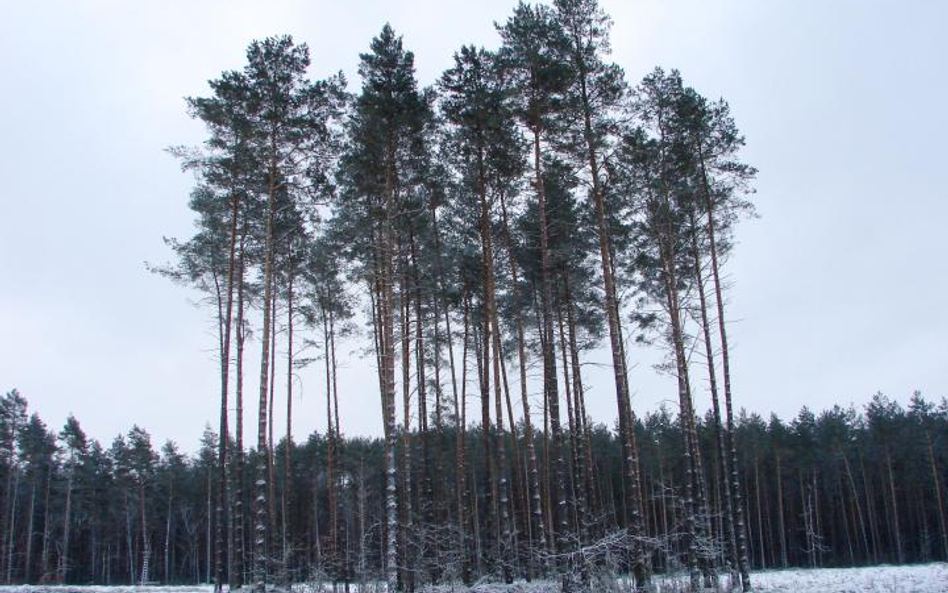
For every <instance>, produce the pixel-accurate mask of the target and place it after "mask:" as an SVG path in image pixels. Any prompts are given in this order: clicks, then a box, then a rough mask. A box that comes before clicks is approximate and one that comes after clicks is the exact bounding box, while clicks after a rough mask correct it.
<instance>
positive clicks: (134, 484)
mask: <svg viewBox="0 0 948 593" xmlns="http://www.w3.org/2000/svg"><path fill="white" fill-rule="evenodd" d="M0 412H2V416H0V447H2V448H0V485H2V511H3V516H2V522H0V526H2V528H0V533H2V534H3V541H2V562H0V574H2V575H3V581H4V582H6V583H25V582H28V583H54V582H68V583H95V584H128V583H137V582H139V581H140V580H141V579H142V572H143V571H145V573H146V574H147V575H149V576H148V577H147V578H148V579H149V580H152V581H155V582H161V583H197V582H208V581H210V580H212V579H213V567H214V548H215V539H214V533H215V524H214V520H215V519H214V515H215V513H214V495H215V492H217V491H218V487H219V484H218V477H217V476H218V475H219V474H218V471H217V470H218V468H217V462H216V451H217V435H216V434H215V433H214V432H213V431H212V430H211V429H210V428H208V429H207V430H206V431H205V433H204V435H203V438H202V441H201V443H202V445H201V448H200V450H199V451H198V452H197V453H196V454H194V455H186V454H183V453H182V452H180V451H179V449H178V447H177V446H176V445H175V444H174V443H172V442H166V443H165V444H164V445H162V446H161V447H160V448H156V446H155V445H153V443H152V441H151V437H150V436H149V434H148V433H147V432H145V431H144V430H142V429H141V428H138V427H135V428H133V429H132V430H130V431H129V432H128V433H127V434H125V435H120V436H118V437H116V438H115V439H114V440H113V441H112V443H111V444H110V445H108V446H103V445H102V444H101V443H99V442H98V441H95V440H93V439H90V438H88V437H87V436H86V435H85V434H84V432H83V430H82V428H81V427H80V425H79V422H78V421H77V420H76V419H75V418H72V417H70V418H69V419H68V421H67V422H66V425H65V426H64V427H63V428H62V429H61V430H59V431H58V432H57V431H55V430H50V429H49V428H48V427H47V426H46V424H45V423H44V422H43V421H42V420H41V419H40V417H39V416H38V415H37V414H35V413H33V414H29V410H28V408H27V402H26V400H25V399H24V398H23V397H22V396H21V395H20V394H18V393H17V392H16V391H12V392H9V393H7V394H6V395H5V396H4V397H3V398H2V400H0ZM712 426H713V422H699V424H698V427H697V428H698V434H699V439H700V442H701V449H702V454H703V459H705V460H706V463H705V465H704V470H705V471H704V474H703V476H702V477H703V481H704V483H705V484H706V487H707V492H708V497H709V501H708V502H709V505H708V506H709V508H710V509H711V512H710V515H709V516H708V517H705V518H702V520H705V521H707V522H708V523H709V524H710V532H711V533H712V537H711V538H710V540H709V541H707V542H705V543H706V544H707V548H708V549H709V550H712V551H713V552H714V553H716V554H718V555H723V554H724V551H725V549H726V546H725V545H724V543H723V542H722V541H721V540H722V538H723V536H724V529H723V526H722V517H723V514H722V511H721V505H722V502H721V499H722V496H721V494H720V493H721V492H722V488H723V487H724V485H723V483H722V480H721V476H720V475H719V474H718V472H717V471H716V470H715V469H714V468H715V467H717V464H716V462H715V460H716V456H717V455H718V452H717V447H716V445H715V440H714V436H713V429H712ZM522 428H523V426H522V425H521V426H519V427H518V430H522ZM635 429H636V430H635V432H636V438H637V440H638V444H639V450H640V453H641V458H640V463H641V479H642V490H643V493H644V496H643V501H644V509H643V510H644V513H643V516H644V519H645V529H646V531H647V535H648V537H649V538H652V540H653V541H654V542H658V544H657V545H656V548H655V549H656V551H655V553H654V554H653V556H652V568H653V570H656V571H665V570H668V569H680V568H682V567H680V566H678V565H677V564H676V562H677V560H676V558H678V557H679V553H680V550H676V547H677V546H678V545H679V544H680V543H681V542H680V539H679V538H678V537H677V535H676V534H677V533H678V532H679V531H680V524H681V520H682V514H681V502H682V496H683V483H684V479H685V472H684V468H683V464H682V459H683V455H682V452H681V450H680V449H681V443H682V437H681V434H680V427H679V425H678V423H677V421H676V419H675V416H674V415H672V414H671V413H669V412H667V411H666V410H660V411H657V412H654V413H649V414H647V415H645V416H643V417H642V418H641V419H640V421H637V422H636V424H635ZM414 436H415V437H416V438H415V443H417V444H416V445H415V446H417V447H421V446H422V441H421V439H420V438H418V435H417V434H416V435H414ZM481 436H482V434H481V431H480V429H479V428H478V427H473V428H469V430H468V431H466V439H467V440H468V441H469V443H468V445H467V449H468V451H469V452H470V454H471V457H470V458H469V459H468V463H469V465H468V467H467V470H468V471H469V472H470V479H469V480H468V482H467V483H468V484H469V485H470V492H468V493H467V496H469V497H470V505H471V509H472V510H473V512H474V513H475V517H474V518H475V520H474V521H473V525H475V526H483V525H485V524H486V523H485V521H486V519H487V518H486V515H485V511H484V509H485V492H484V491H483V488H482V481H481V480H478V479H477V476H480V475H483V471H484V463H483V461H484V460H483V458H482V456H480V455H479V451H480V447H478V446H477V445H478V443H479V440H480V438H481ZM455 437H456V435H455V433H454V431H453V429H452V428H451V427H445V429H444V432H443V434H437V435H431V437H430V438H431V442H430V445H431V447H433V449H434V450H435V451H436V452H437V453H436V455H437V458H438V459H439V460H440V461H439V463H438V464H437V467H438V471H437V472H433V471H430V472H429V471H425V468H424V467H422V466H420V465H419V466H417V467H415V468H412V470H411V471H410V472H408V474H407V475H410V476H411V484H410V489H411V491H412V492H413V493H415V494H414V496H416V497H419V498H420V497H423V496H430V499H431V502H430V503H425V502H419V507H418V508H419V509H420V512H421V513H423V514H424V516H425V519H423V520H419V521H418V522H416V523H415V524H414V525H413V526H412V529H413V530H414V531H415V535H416V541H423V542H425V545H423V546H419V548H418V549H417V553H418V560H417V566H419V568H417V569H416V570H424V571H433V570H439V571H442V572H443V573H445V574H444V575H443V577H442V578H448V577H449V576H450V573H451V572H452V571H454V574H455V575H456V574H458V571H460V570H461V569H460V565H459V563H460V562H461V558H460V557H459V556H458V551H457V550H456V549H454V542H456V539H455V538H454V535H455V534H454V531H453V528H452V527H451V526H452V525H453V523H454V522H455V521H456V519H455V513H456V508H457V503H456V501H453V500H449V499H447V498H442V497H440V496H439V495H438V494H436V493H449V492H451V485H452V484H454V483H456V470H457V466H456V465H455V464H454V463H451V462H450V460H451V459H453V458H454V455H455V442H456V440H455ZM735 437H736V440H737V445H738V447H737V448H738V459H739V464H738V469H739V472H740V482H741V484H742V485H743V489H744V492H743V493H742V497H741V500H742V501H743V504H744V512H745V516H746V517H747V524H746V535H747V542H748V546H749V559H750V562H751V565H752V566H753V567H754V568H774V567H785V566H808V567H817V566H852V565H863V564H874V563H879V562H892V563H896V562H898V563H901V562H924V561H932V560H944V559H946V555H948V549H946V545H948V542H946V539H945V515H944V480H945V477H946V475H945V474H946V467H948V454H946V452H948V449H946V446H945V445H946V443H948V403H946V401H945V400H944V399H942V400H941V403H940V404H939V405H938V406H937V407H936V406H934V405H932V404H931V403H929V402H927V401H926V400H925V399H924V398H923V397H922V396H921V395H919V394H916V395H915V396H914V397H913V398H912V400H911V403H910V404H909V406H908V409H905V408H903V407H902V406H900V405H899V404H898V403H896V402H894V401H892V400H890V399H888V398H887V397H885V396H883V395H877V396H875V397H874V398H873V400H872V402H871V403H870V404H869V405H868V406H866V408H865V410H863V411H857V410H855V409H853V408H848V409H842V408H839V407H834V408H833V409H831V410H827V411H824V412H822V413H820V414H814V413H813V412H811V411H809V410H807V409H805V408H804V409H803V410H802V411H801V412H800V413H799V415H798V416H797V417H796V418H794V419H793V420H792V421H790V422H785V421H782V420H780V419H779V418H777V417H776V416H771V417H770V419H769V420H765V419H763V418H761V417H760V416H758V415H756V414H745V413H741V414H739V415H738V421H737V423H736V427H735ZM590 440H591V449H592V451H593V459H594V460H595V461H594V464H593V466H592V472H591V473H590V475H591V477H592V480H591V483H592V489H591V491H590V494H591V498H590V500H589V501H588V502H587V504H588V505H589V510H588V511H587V516H586V519H585V520H584V522H583V523H582V524H580V523H578V522H579V521H580V516H579V512H578V509H577V508H576V505H575V504H573V505H571V507H570V509H569V511H568V515H569V517H570V529H571V531H573V532H576V533H578V532H579V531H581V530H587V531H589V532H590V533H592V534H598V536H599V537H598V538H597V540H598V541H604V540H606V539H608V534H614V533H617V532H619V531H620V530H621V529H622V528H623V527H624V524H625V518H624V517H626V516H627V509H624V508H623V504H624V503H623V501H624V500H625V497H624V496H623V495H622V492H621V489H622V479H621V472H622V464H621V456H622V451H621V447H620V443H619V442H618V440H617V439H616V436H615V432H614V431H612V430H609V429H608V427H606V426H603V425H594V426H592V427H591V430H590ZM546 442H547V435H545V434H543V433H541V434H538V438H537V447H538V450H537V453H538V457H539V459H540V460H541V462H540V467H541V491H542V492H543V497H544V500H543V504H544V505H549V504H550V503H551V501H550V500H549V498H548V492H549V488H548V486H547V484H548V481H547V480H548V476H549V475H550V460H549V458H548V456H547V455H546V451H547V448H546V447H545V443H546ZM330 446H334V447H335V448H336V452H335V456H336V458H335V463H334V465H335V466H334V467H333V468H332V470H331V471H332V475H331V476H330V475H329V472H328V471H327V470H328V469H329V468H328V466H327V459H328V455H329V451H328V449H329V447H330ZM285 452H286V451H285V440H284V441H282V442H281V443H280V444H279V445H278V446H277V448H276V451H275V455H273V458H272V468H273V470H272V471H273V475H274V480H273V481H272V482H271V483H272V485H273V492H272V496H271V497H270V499H271V500H273V501H275V502H276V504H275V508H274V512H273V514H272V515H271V516H272V518H273V521H274V524H273V525H272V526H271V533H273V534H275V535H274V538H273V541H272V542H270V543H269V545H270V549H271V550H273V552H272V554H273V555H274V558H273V562H274V563H277V562H279V561H280V560H282V559H283V558H286V559H288V564H287V565H285V566H282V565H281V566H279V567H278V569H276V570H277V572H279V573H281V574H285V575H286V578H294V579H308V578H326V579H336V580H340V581H343V580H349V581H351V582H358V581H360V580H363V579H373V580H374V579H377V578H379V577H380V576H381V575H382V569H383V558H384V553H385V542H384V541H383V540H382V537H383V529H382V526H383V525H384V523H385V508H384V505H385V496H384V491H383V490H384V486H385V471H386V468H385V467H384V463H383V461H384V444H383V441H382V440H381V439H365V438H341V437H340V438H339V439H337V440H336V442H335V443H334V444H333V445H331V444H330V441H329V440H327V438H326V436H325V435H324V434H318V433H314V434H313V435H312V436H310V437H309V439H308V440H307V441H306V442H305V443H299V444H293V446H292V450H291V452H290V453H291V454H290V457H289V458H290V463H291V467H292V472H290V473H289V474H287V473H286V472H285V471H284V469H285V465H284V463H285V461H284V460H285V459H286V457H285ZM513 453H514V452H513V451H512V450H510V451H508V454H510V455H513ZM570 454H571V451H568V452H567V455H570ZM248 456H249V459H248V460H249V461H251V462H252V461H254V460H255V459H257V456H256V452H254V451H250V452H249V453H248ZM521 461H523V460H521ZM253 466H254V465H253V463H248V464H246V465H245V466H244V467H245V468H246V470H247V471H246V475H244V476H243V477H242V478H238V476H235V475H231V476H230V479H232V480H238V479H242V480H244V481H245V482H246V483H250V480H251V479H252V476H251V475H250V474H251V471H250V469H251V468H252V467H253ZM287 479H290V480H291V481H292V483H293V488H292V490H291V491H290V492H291V495H290V498H289V499H287V498H285V497H284V492H285V488H284V487H285V484H286V480H287ZM578 480H579V476H575V477H574V476H573V475H572V474H571V478H570V479H569V481H568V488H569V489H570V490H571V491H575V490H576V489H581V488H583V485H582V484H580V483H578ZM329 483H331V484H333V485H334V488H332V489H330V488H327V484H329ZM426 491H430V492H432V494H425V493H426ZM242 492H245V493H246V492H248V489H243V490H242ZM577 499H578V497H577V496H572V497H570V500H574V501H575V500H577ZM234 502H236V501H234ZM241 502H242V503H243V504H244V505H247V504H249V503H250V501H249V500H244V501H241ZM232 504H233V503H232ZM513 508H514V509H515V510H516V511H515V516H514V517H513V520H514V523H515V524H516V525H518V526H525V525H526V524H527V523H528V522H527V521H526V520H525V518H524V517H523V516H522V509H523V507H522V506H521V505H516V504H515V505H513ZM288 513H289V514H288ZM288 516H292V521H291V522H289V523H284V520H285V518H286V517H288ZM244 518H245V520H246V521H247V525H244V526H243V527H244V530H245V532H246V533H249V532H250V527H251V526H250V521H251V517H250V516H249V515H244ZM231 527H232V528H233V527H234V526H231ZM482 529H483V528H482V527H477V528H476V529H475V531H474V534H473V546H474V547H475V549H474V550H471V552H472V553H474V554H473V556H472V557H473V559H474V560H473V561H476V559H477V558H479V557H482V555H484V554H478V553H477V552H478V551H479V546H481V542H482V541H483V539H484V537H485V536H484V534H483V533H482ZM229 531H230V532H233V529H231V530H229ZM516 536H517V537H519V538H526V537H528V534H527V533H525V532H524V531H518V533H517V534H516ZM245 545H246V546H248V547H249V541H247V542H246V544H245ZM284 548H285V549H286V550H289V551H291V553H286V554H284V552H283V550H284ZM666 548H667V549H666ZM235 553H241V552H240V551H237V552H235ZM243 553H245V554H247V556H248V557H249V554H250V550H249V549H246V550H244V551H243ZM508 560H509V562H511V563H516V562H518V560H517V559H516V558H510V559H508ZM231 561H233V559H231ZM718 561H719V563H720V564H721V565H723V564H724V558H723V557H721V558H718Z"/></svg>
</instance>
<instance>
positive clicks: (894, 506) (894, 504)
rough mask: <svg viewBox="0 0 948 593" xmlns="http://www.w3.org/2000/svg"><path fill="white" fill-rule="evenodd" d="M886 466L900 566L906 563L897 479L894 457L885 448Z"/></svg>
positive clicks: (897, 559)
mask: <svg viewBox="0 0 948 593" xmlns="http://www.w3.org/2000/svg"><path fill="white" fill-rule="evenodd" d="M885 466H886V470H887V471H888V474H889V498H890V500H891V505H892V535H893V537H894V539H895V558H896V561H897V562H898V563H899V564H904V563H905V552H904V550H903V549H902V530H901V529H900V527H899V507H898V501H897V500H896V496H895V477H894V475H893V474H892V455H891V453H890V452H889V448H888V447H886V448H885Z"/></svg>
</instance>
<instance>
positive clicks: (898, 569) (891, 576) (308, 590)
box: [0, 563, 948, 593]
mask: <svg viewBox="0 0 948 593" xmlns="http://www.w3.org/2000/svg"><path fill="white" fill-rule="evenodd" d="M751 579H752V581H753V583H754V590H755V591H759V592H762V593H774V592H787V593H948V564H944V563H938V564H921V565H913V566H871V567H867V568H824V569H819V570H773V571H764V572H755V573H753V574H752V575H751ZM722 581H723V579H722ZM684 584H685V580H684V579H683V578H680V577H677V578H676V577H656V578H655V585H656V590H657V592H658V593H678V592H681V591H685V590H686V589H685V588H684V587H683V585H684ZM294 589H296V588H295V587H294ZM213 590H214V588H213V587H211V586H208V585H195V586H180V587H100V586H39V585H20V586H9V587H5V586H0V593H212V592H213ZM324 591H327V592H328V591H332V588H331V587H327V588H326V589H324ZM338 591H339V592H340V593H341V592H342V591H343V588H342V587H341V586H340V587H339V589H338ZM350 591H351V593H357V588H356V587H351V588H350ZM433 591H436V592H437V593H453V592H457V593H461V592H462V591H464V589H462V588H461V587H450V586H446V587H437V588H436V589H433ZM556 591H557V587H556V586H555V585H551V584H543V583H530V584H527V583H517V584H514V585H510V586H507V587H505V586H502V585H497V584H484V585H478V586H476V587H474V588H473V589H472V590H471V592H472V593H556ZM318 592H319V589H318V588H316V587H312V586H305V585H303V586H300V587H299V592H298V593H318Z"/></svg>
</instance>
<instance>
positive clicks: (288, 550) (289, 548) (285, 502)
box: [281, 263, 295, 586]
mask: <svg viewBox="0 0 948 593" xmlns="http://www.w3.org/2000/svg"><path fill="white" fill-rule="evenodd" d="M294 272H295V270H294V269H293V264H292V263H290V270H289V274H288V277H287V292H286V440H285V441H284V443H283V493H282V498H281V501H282V507H283V508H282V513H281V515H282V517H283V525H282V527H283V529H282V531H283V570H284V578H285V583H286V585H287V586H289V585H290V583H292V582H293V581H292V576H291V574H292V573H291V569H292V561H293V546H294V543H293V538H292V534H291V533H290V529H291V527H292V525H293V516H292V514H291V513H292V500H293V498H292V493H293V274H294Z"/></svg>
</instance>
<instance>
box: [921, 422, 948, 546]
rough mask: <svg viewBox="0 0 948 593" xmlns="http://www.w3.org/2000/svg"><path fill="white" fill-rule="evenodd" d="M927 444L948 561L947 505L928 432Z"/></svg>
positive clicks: (926, 433)
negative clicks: (942, 494) (943, 497)
mask: <svg viewBox="0 0 948 593" xmlns="http://www.w3.org/2000/svg"><path fill="white" fill-rule="evenodd" d="M925 444H926V445H927V449H928V465H929V467H931V470H932V486H933V489H934V490H935V509H936V511H937V512H938V527H939V528H940V530H941V544H942V546H943V547H944V552H945V559H946V560H948V527H946V522H945V505H944V503H943V502H942V496H941V480H940V479H939V478H938V466H937V465H936V464H935V448H934V447H933V446H932V435H931V434H930V433H929V432H928V431H927V430H926V431H925Z"/></svg>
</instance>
